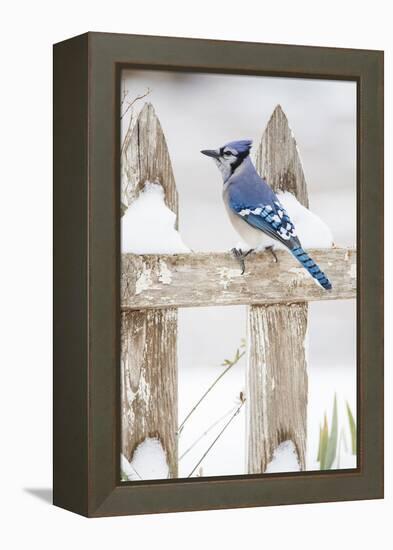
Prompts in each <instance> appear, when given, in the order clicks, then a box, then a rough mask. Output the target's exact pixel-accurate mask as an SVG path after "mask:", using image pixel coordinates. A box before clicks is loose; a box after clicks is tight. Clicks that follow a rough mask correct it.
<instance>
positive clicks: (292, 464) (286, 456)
mask: <svg viewBox="0 0 393 550" xmlns="http://www.w3.org/2000/svg"><path fill="white" fill-rule="evenodd" d="M299 471H300V467H299V462H298V459H297V452H296V448H295V445H294V444H293V442H292V441H291V440H287V441H284V442H283V443H281V444H280V445H279V446H278V447H277V449H275V451H274V453H273V458H272V460H271V461H270V462H269V464H268V465H267V467H266V470H265V474H275V473H278V472H299Z"/></svg>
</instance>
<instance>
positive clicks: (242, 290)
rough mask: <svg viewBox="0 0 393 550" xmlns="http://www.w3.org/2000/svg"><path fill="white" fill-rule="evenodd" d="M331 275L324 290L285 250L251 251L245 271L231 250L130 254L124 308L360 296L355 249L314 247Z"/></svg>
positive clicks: (124, 263)
mask: <svg viewBox="0 0 393 550" xmlns="http://www.w3.org/2000/svg"><path fill="white" fill-rule="evenodd" d="M309 253H310V255H311V257H312V258H313V259H314V260H315V261H316V262H317V263H318V264H319V265H320V266H321V268H322V269H323V270H324V271H326V272H327V273H329V279H330V280H331V281H332V284H333V289H332V290H331V291H326V290H324V289H323V288H321V287H320V286H319V285H317V284H316V283H315V281H314V280H313V279H312V278H311V276H310V275H308V273H307V272H306V271H305V269H304V268H302V266H301V265H300V264H299V263H298V262H297V261H296V260H295V259H294V258H293V257H292V256H291V255H290V254H288V253H287V252H285V251H277V257H278V263H275V262H274V261H273V258H272V256H271V254H270V253H268V252H262V253H258V254H251V255H250V256H248V257H247V259H246V273H245V274H244V275H241V273H240V268H239V264H238V263H237V261H236V260H235V259H234V257H233V256H232V255H231V254H229V253H199V254H196V253H193V254H179V255H159V256H155V255H145V256H137V255H133V254H126V255H124V256H123V258H122V274H121V307H122V308H123V309H143V308H162V307H168V306H170V307H198V306H214V305H240V304H249V305H250V304H269V303H289V302H290V303H293V302H299V301H305V300H307V301H313V300H337V299H346V298H354V297H355V295H356V251H355V250H353V249H345V248H331V249H321V250H310V251H309Z"/></svg>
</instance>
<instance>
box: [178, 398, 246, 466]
mask: <svg viewBox="0 0 393 550" xmlns="http://www.w3.org/2000/svg"><path fill="white" fill-rule="evenodd" d="M245 402H246V400H245V399H244V401H242V402H241V403H240V406H239V407H238V408H237V409H236V411H235V412H234V413H233V415H232V416H231V418H230V419H229V420H228V422H227V423H226V424H225V426H224V427H223V428H222V430H221V431H220V433H219V434H218V435H217V437H216V438H215V439H214V441H213V442H212V443H211V444H210V445H209V447H208V448H207V449H206V451H205V452H204V453H203V455H202V456H201V458H200V459H199V460H198V462H197V463H196V466H195V467H194V468H193V470H192V472H191V473H190V474H189V475H188V477H191V476H192V474H193V473H194V472H195V470H196V469H197V468H198V466H199V465H200V463H201V462H202V461H203V460H204V459H205V458H206V455H207V454H208V453H209V452H210V450H211V449H212V448H213V447H214V445H215V444H216V443H217V441H218V440H219V439H220V437H221V436H222V434H223V433H224V432H225V430H226V429H227V428H228V426H229V424H230V423H231V422H232V420H233V419H234V418H235V417H236V416H237V415H238V414H239V412H240V410H241V408H242V407H243V405H244V403H245Z"/></svg>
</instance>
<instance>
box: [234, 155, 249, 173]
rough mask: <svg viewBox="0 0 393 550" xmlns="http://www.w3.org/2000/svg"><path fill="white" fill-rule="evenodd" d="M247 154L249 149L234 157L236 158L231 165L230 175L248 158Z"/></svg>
mask: <svg viewBox="0 0 393 550" xmlns="http://www.w3.org/2000/svg"><path fill="white" fill-rule="evenodd" d="M249 154H250V149H247V151H244V152H243V153H238V154H237V155H236V156H237V158H236V160H235V162H233V163H232V164H231V175H232V174H233V173H234V171H235V170H236V168H238V167H239V166H240V165H241V163H242V162H243V160H244V159H245V158H247V157H248V155H249Z"/></svg>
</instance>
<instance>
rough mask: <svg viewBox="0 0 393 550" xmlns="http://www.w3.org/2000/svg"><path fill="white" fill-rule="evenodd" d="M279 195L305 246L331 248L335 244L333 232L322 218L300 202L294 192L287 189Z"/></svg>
mask: <svg viewBox="0 0 393 550" xmlns="http://www.w3.org/2000/svg"><path fill="white" fill-rule="evenodd" d="M277 196H278V199H279V201H280V202H281V204H282V205H283V207H284V208H285V210H286V211H287V213H288V216H289V217H290V219H291V221H292V223H293V224H294V226H295V229H296V233H297V236H298V237H299V240H300V242H301V243H302V247H303V248H305V249H307V248H331V247H332V246H333V235H332V232H331V230H330V228H329V227H328V226H327V225H326V223H325V222H323V221H322V220H321V218H319V217H318V216H317V215H316V214H314V213H313V212H311V210H308V208H306V207H305V206H303V205H302V204H300V202H299V201H298V200H297V199H296V197H295V196H294V195H292V193H289V192H288V191H285V192H281V193H277Z"/></svg>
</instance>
